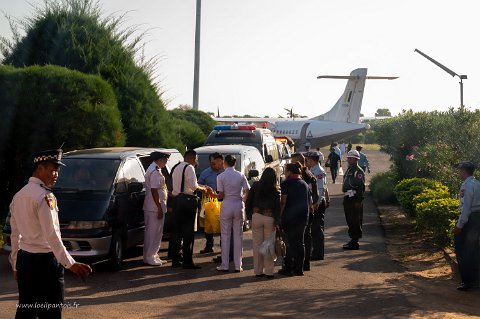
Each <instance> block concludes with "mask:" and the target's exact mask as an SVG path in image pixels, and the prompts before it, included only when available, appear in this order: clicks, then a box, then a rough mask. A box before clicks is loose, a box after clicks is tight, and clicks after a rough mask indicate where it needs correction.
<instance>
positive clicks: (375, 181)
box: [369, 170, 397, 204]
mask: <svg viewBox="0 0 480 319" xmlns="http://www.w3.org/2000/svg"><path fill="white" fill-rule="evenodd" d="M396 182H397V173H396V172H395V171H394V170H389V171H387V172H383V173H378V174H375V176H373V177H372V179H371V181H370V186H369V187H370V191H371V192H372V196H373V198H375V200H376V201H377V202H378V203H380V204H393V203H396V202H397V199H396V197H395V193H394V191H393V190H394V187H395V184H396Z"/></svg>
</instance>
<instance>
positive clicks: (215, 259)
mask: <svg viewBox="0 0 480 319" xmlns="http://www.w3.org/2000/svg"><path fill="white" fill-rule="evenodd" d="M213 262H214V263H221V262H222V256H217V257H215V258H213Z"/></svg>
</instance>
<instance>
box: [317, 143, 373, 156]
mask: <svg viewBox="0 0 480 319" xmlns="http://www.w3.org/2000/svg"><path fill="white" fill-rule="evenodd" d="M357 145H362V146H363V150H362V151H379V150H380V145H378V144H352V146H353V147H352V150H354V149H355V147H356V146H357ZM329 149H330V148H329V147H323V148H322V149H320V151H321V152H322V153H323V154H328V153H326V152H328V151H329Z"/></svg>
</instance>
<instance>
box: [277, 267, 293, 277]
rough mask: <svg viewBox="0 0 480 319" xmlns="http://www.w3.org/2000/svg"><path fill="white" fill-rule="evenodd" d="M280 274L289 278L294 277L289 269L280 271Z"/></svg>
mask: <svg viewBox="0 0 480 319" xmlns="http://www.w3.org/2000/svg"><path fill="white" fill-rule="evenodd" d="M278 273H279V274H280V275H283V276H287V277H291V276H293V274H292V272H291V271H290V270H287V269H280V270H279V271H278Z"/></svg>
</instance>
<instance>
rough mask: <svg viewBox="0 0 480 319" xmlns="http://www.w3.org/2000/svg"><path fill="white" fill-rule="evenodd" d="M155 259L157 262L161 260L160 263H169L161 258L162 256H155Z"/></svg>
mask: <svg viewBox="0 0 480 319" xmlns="http://www.w3.org/2000/svg"><path fill="white" fill-rule="evenodd" d="M155 261H156V262H159V263H160V264H162V265H165V264H166V263H167V261H166V260H162V259H160V257H158V258H155Z"/></svg>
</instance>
